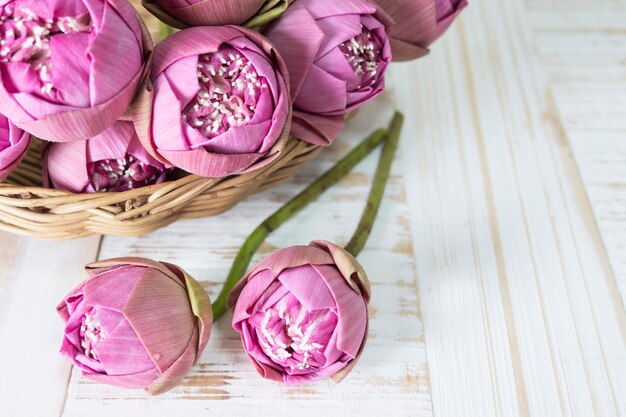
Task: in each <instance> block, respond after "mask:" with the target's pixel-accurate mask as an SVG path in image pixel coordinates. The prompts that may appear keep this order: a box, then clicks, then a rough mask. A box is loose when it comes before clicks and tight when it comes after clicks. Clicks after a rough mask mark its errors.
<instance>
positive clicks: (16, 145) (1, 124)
mask: <svg viewBox="0 0 626 417" xmlns="http://www.w3.org/2000/svg"><path fill="white" fill-rule="evenodd" d="M29 143H30V135H29V134H28V133H26V132H24V131H23V130H21V129H19V128H18V127H17V126H15V125H14V124H12V123H11V122H10V121H9V119H7V118H6V117H4V116H3V115H1V114H0V182H2V181H4V180H5V179H6V177H8V176H9V174H10V173H11V171H13V170H14V169H15V167H17V166H18V165H19V163H20V162H21V161H22V159H24V156H26V152H27V151H28V144H29Z"/></svg>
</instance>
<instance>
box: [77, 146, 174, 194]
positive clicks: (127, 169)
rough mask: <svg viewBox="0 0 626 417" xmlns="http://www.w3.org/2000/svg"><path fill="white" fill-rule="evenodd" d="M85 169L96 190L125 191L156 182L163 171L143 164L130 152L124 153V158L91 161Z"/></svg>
mask: <svg viewBox="0 0 626 417" xmlns="http://www.w3.org/2000/svg"><path fill="white" fill-rule="evenodd" d="M87 170H88V173H89V177H90V178H91V185H92V186H93V188H94V190H95V191H96V192H106V191H114V192H116V191H127V190H132V189H135V188H140V187H145V186H147V185H152V184H156V183H157V181H158V180H159V177H160V176H161V174H162V173H163V171H162V170H160V169H159V168H157V167H155V166H153V165H149V164H145V163H143V162H141V161H139V160H138V159H137V158H135V157H134V156H133V155H130V154H126V157H125V158H124V159H106V160H102V161H98V162H95V163H91V164H89V166H88V167H87Z"/></svg>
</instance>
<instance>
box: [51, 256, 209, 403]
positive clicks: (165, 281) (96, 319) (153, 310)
mask: <svg viewBox="0 0 626 417" xmlns="http://www.w3.org/2000/svg"><path fill="white" fill-rule="evenodd" d="M87 271H88V272H89V274H90V275H91V278H90V279H88V280H87V281H85V282H83V283H82V284H80V285H79V286H78V287H77V288H75V289H74V290H73V291H72V292H71V293H70V294H69V295H68V296H67V297H65V299H64V300H63V301H62V302H61V303H60V304H59V306H58V307H57V311H58V313H59V315H60V316H61V318H62V319H63V321H64V322H65V337H64V338H63V343H62V345H61V354H63V355H64V356H66V357H68V358H69V359H70V360H71V361H72V362H73V364H74V365H75V366H77V367H79V368H80V369H81V370H82V371H83V375H84V376H85V377H87V378H89V379H91V380H93V381H96V382H102V383H105V384H110V385H115V386H120V387H126V388H138V389H145V390H146V391H147V392H148V393H149V394H151V395H158V394H161V393H163V392H165V391H168V390H170V389H172V388H174V387H175V386H176V385H178V384H179V383H180V381H181V380H182V379H183V378H184V377H185V375H186V374H187V373H188V372H189V370H190V369H191V367H192V366H193V364H194V362H195V361H196V360H197V359H198V357H200V354H201V353H202V351H203V350H204V348H205V347H206V344H207V342H208V340H209V336H210V334H211V327H212V325H213V315H212V312H211V302H210V301H209V297H208V295H207V294H206V292H205V291H204V289H202V287H201V286H200V284H198V282H196V281H195V280H194V279H193V278H192V277H190V276H189V275H188V274H187V273H186V272H185V271H183V270H182V269H180V268H178V267H177V266H175V265H171V264H167V263H164V262H163V263H162V262H154V261H150V260H148V259H140V258H120V259H112V260H109V261H102V262H97V263H95V264H92V265H88V266H87Z"/></svg>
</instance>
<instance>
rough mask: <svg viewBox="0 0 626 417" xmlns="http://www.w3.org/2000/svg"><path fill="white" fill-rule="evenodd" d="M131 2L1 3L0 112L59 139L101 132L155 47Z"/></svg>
mask: <svg viewBox="0 0 626 417" xmlns="http://www.w3.org/2000/svg"><path fill="white" fill-rule="evenodd" d="M149 36H150V35H149V34H148V33H147V31H146V30H145V28H144V27H143V26H142V23H140V20H139V19H138V15H137V13H136V12H135V10H134V9H133V7H132V6H131V5H130V4H129V3H128V1H127V0H46V1H41V0H0V42H1V45H0V112H1V113H3V114H5V115H6V116H7V117H8V118H9V119H11V120H12V121H13V122H14V123H15V124H16V125H18V126H19V127H20V128H22V129H24V130H26V131H27V132H30V133H32V134H33V135H35V136H37V137H39V138H42V139H46V140H51V141H56V142H69V141H74V140H84V139H87V138H90V137H93V136H96V135H98V134H99V133H102V132H103V131H104V130H105V129H106V128H107V127H109V126H110V125H111V124H112V123H113V122H115V120H117V119H118V117H119V116H121V115H122V114H123V113H124V111H125V110H126V108H127V107H128V105H129V104H130V102H131V100H132V98H133V96H134V94H135V92H136V90H137V87H138V85H139V84H140V81H141V78H142V75H143V72H144V61H145V59H146V56H147V54H148V53H149V52H150V50H151V49H152V41H151V40H150V37H149Z"/></svg>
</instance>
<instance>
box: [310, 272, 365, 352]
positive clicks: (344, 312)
mask: <svg viewBox="0 0 626 417" xmlns="http://www.w3.org/2000/svg"><path fill="white" fill-rule="evenodd" d="M313 268H315V270H317V272H318V273H319V275H320V276H321V277H322V279H323V280H324V281H325V282H326V285H327V286H328V289H329V290H330V292H331V293H332V295H333V297H334V298H335V304H336V308H337V315H338V316H339V322H338V323H337V330H338V338H337V348H339V349H340V350H342V351H343V352H345V353H346V354H348V355H350V357H351V358H353V359H354V358H356V355H357V353H358V351H359V349H360V348H361V343H362V342H363V338H364V337H365V325H366V322H367V307H366V305H365V301H364V300H363V298H362V297H361V296H360V294H358V293H356V292H354V290H353V289H352V288H350V287H349V286H347V285H345V284H346V280H345V278H344V277H343V276H342V275H341V274H340V273H339V270H338V269H337V268H335V267H333V266H330V265H314V266H313Z"/></svg>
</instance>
